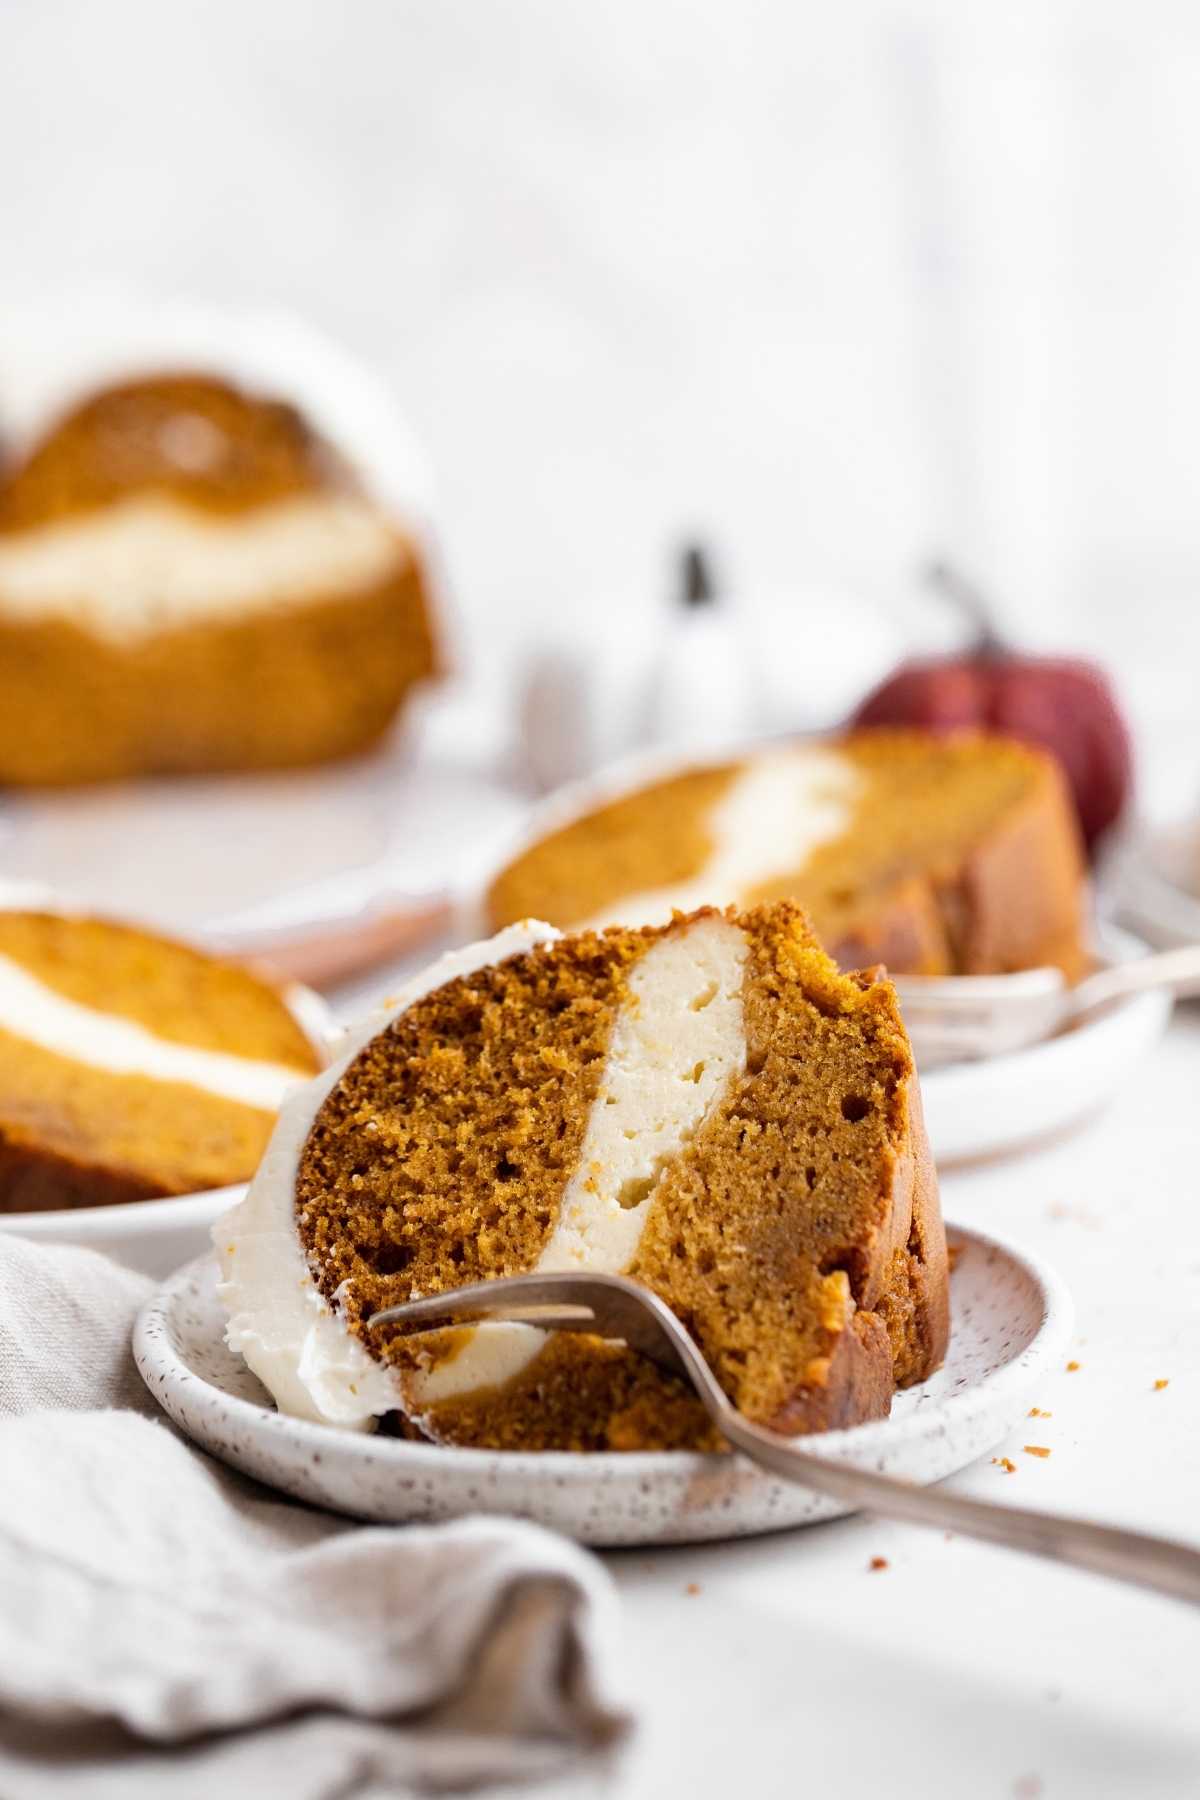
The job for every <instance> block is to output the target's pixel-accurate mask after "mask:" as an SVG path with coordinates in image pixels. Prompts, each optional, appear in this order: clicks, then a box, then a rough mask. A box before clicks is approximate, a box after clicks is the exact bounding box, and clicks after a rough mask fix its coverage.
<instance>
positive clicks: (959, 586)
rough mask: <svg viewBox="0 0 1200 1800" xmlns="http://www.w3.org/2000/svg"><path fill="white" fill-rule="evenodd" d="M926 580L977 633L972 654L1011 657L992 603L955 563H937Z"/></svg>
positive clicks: (929, 569)
mask: <svg viewBox="0 0 1200 1800" xmlns="http://www.w3.org/2000/svg"><path fill="white" fill-rule="evenodd" d="M925 580H926V582H927V583H928V585H929V586H930V587H931V588H932V589H933V591H934V593H935V594H937V595H939V596H940V598H941V599H943V600H948V601H949V602H950V604H951V606H952V607H953V608H954V610H955V611H956V612H957V613H959V614H960V615H961V617H962V618H964V619H965V620H966V621H967V623H968V625H970V626H971V627H972V628H973V630H974V632H975V642H974V643H973V644H972V646H971V654H972V655H973V656H978V657H995V656H1004V655H1006V654H1007V651H1008V646H1007V644H1006V643H1005V642H1004V639H1003V638H1002V637H1001V636H1000V633H999V632H998V631H997V629H996V625H995V620H994V618H993V615H992V609H991V605H990V603H989V602H988V601H987V599H985V597H984V595H983V592H982V590H981V589H980V588H978V587H976V585H975V583H974V582H973V581H972V580H970V578H969V577H968V576H966V575H964V574H963V573H962V571H961V569H956V568H955V566H954V564H953V563H948V562H943V561H941V560H935V561H934V562H931V563H930V564H929V566H928V568H927V569H926V571H925Z"/></svg>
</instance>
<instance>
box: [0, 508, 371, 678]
mask: <svg viewBox="0 0 1200 1800" xmlns="http://www.w3.org/2000/svg"><path fill="white" fill-rule="evenodd" d="M406 556H407V552H406V550H405V548H404V544H403V541H402V539H401V538H399V537H398V536H397V534H396V533H395V531H394V530H393V529H392V528H391V526H390V525H389V524H388V522H387V520H386V519H385V518H384V517H383V515H382V514H381V513H380V512H379V511H378V510H377V508H375V507H373V506H371V505H370V504H369V503H368V502H367V501H365V500H362V499H360V498H358V497H357V496H355V495H352V494H336V493H330V494H321V493H317V494H301V495H297V496H296V497H295V498H293V499H289V500H282V501H276V502H273V503H271V504H270V505H266V506H260V507H255V508H254V509H253V510H251V511H248V512H243V513H235V514H212V515H210V514H207V513H204V512H201V511H200V510H199V509H198V508H195V507H189V506H185V505H182V504H181V503H180V502H179V501H176V500H173V499H171V498H170V497H169V496H166V495H161V494H144V495H134V496H132V497H130V498H129V499H126V500H120V501H117V502H115V503H114V504H113V505H112V506H108V507H105V508H103V509H102V510H101V511H98V512H91V513H85V514H82V515H81V516H79V517H78V518H67V519H64V520H62V521H60V522H53V523H50V524H46V525H39V526H37V527H34V528H32V529H30V530H27V531H22V532H13V533H10V534H6V535H0V616H2V617H4V618H6V619H9V620H13V621H16V622H18V623H22V624H37V623H39V622H41V621H43V620H47V619H58V620H65V621H67V622H68V623H70V624H73V625H77V626H79V627H81V628H82V629H83V630H85V631H89V632H91V633H92V634H93V635H95V636H98V637H101V638H104V639H106V640H109V641H111V642H113V643H117V644H136V643H138V642H139V641H141V640H143V639H145V638H147V637H150V636H152V635H154V634H155V633H157V632H160V631H169V630H172V629H176V628H178V627H181V626H186V625H197V624H206V623H219V622H220V621H222V620H226V619H234V618H238V619H240V618H244V617H247V616H249V615H254V614H258V613H265V612H271V611H274V610H276V609H282V608H287V607H292V606H296V605H301V604H303V603H304V602H306V601H310V600H315V599H318V598H319V597H320V596H321V595H323V594H328V593H330V592H335V593H336V592H337V591H338V590H339V589H350V590H358V589H365V588H369V587H371V586H373V585H374V584H375V583H377V582H380V581H382V580H384V579H385V578H386V577H387V576H389V575H391V574H392V573H393V572H394V571H395V570H396V569H397V568H398V567H400V566H401V565H402V564H403V563H404V561H405V559H406Z"/></svg>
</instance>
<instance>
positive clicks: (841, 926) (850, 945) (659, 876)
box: [486, 731, 1086, 977]
mask: <svg viewBox="0 0 1200 1800" xmlns="http://www.w3.org/2000/svg"><path fill="white" fill-rule="evenodd" d="M816 747H817V748H820V749H823V750H826V751H828V752H832V753H833V754H835V755H836V756H838V757H839V758H841V759H842V760H843V761H844V762H845V764H847V765H848V766H849V767H850V768H851V769H853V770H854V771H855V772H856V774H857V776H858V777H859V783H858V792H857V794H856V796H855V798H854V800H853V801H852V803H851V804H852V814H851V820H850V823H849V825H848V827H847V828H846V829H845V830H844V831H843V832H841V833H839V834H837V835H835V837H834V838H832V839H831V840H829V841H828V842H826V843H822V844H819V845H818V846H817V847H816V848H815V849H814V850H813V851H812V852H811V853H810V856H809V858H808V859H807V861H806V862H805V864H804V867H803V868H802V869H799V870H795V871H792V872H790V873H789V872H785V873H781V874H780V875H778V876H777V877H773V878H772V879H771V880H769V881H764V882H763V883H762V884H761V885H760V886H759V887H758V888H756V889H754V890H753V891H751V892H750V893H748V894H746V895H744V896H742V903H743V904H750V903H753V902H754V901H755V900H775V899H783V898H793V899H795V900H797V901H798V902H799V903H800V904H801V905H802V906H803V907H804V908H805V910H806V911H807V912H808V914H809V916H810V918H811V919H812V922H813V925H814V927H815V929H816V931H817V934H818V936H819V937H820V939H821V941H822V942H823V943H824V944H825V945H826V946H827V947H828V948H829V950H830V951H831V952H832V954H834V955H835V956H836V958H837V960H838V962H839V963H840V964H841V965H842V967H843V968H850V969H852V968H861V967H864V966H866V965H868V964H871V963H877V962H880V963H884V964H886V966H887V967H888V968H889V969H890V970H891V971H892V972H893V973H895V974H953V973H962V974H968V973H970V974H975V973H990V972H995V973H999V972H1003V971H1006V970H1010V969H1016V968H1027V967H1031V966H1035V965H1037V964H1039V963H1050V964H1054V965H1056V966H1058V967H1061V968H1062V969H1063V970H1064V972H1065V973H1066V974H1067V975H1068V976H1069V977H1074V976H1076V975H1078V974H1079V973H1081V972H1082V969H1083V966H1084V962H1085V949H1084V945H1085V938H1086V921H1085V917H1084V861H1083V853H1082V846H1081V843H1080V839H1079V830H1078V825H1077V823H1076V820H1075V815H1074V811H1073V808H1072V806H1071V804H1070V801H1069V797H1068V795H1067V792H1066V786H1065V783H1064V780H1063V778H1062V775H1061V773H1060V771H1059V769H1058V766H1057V764H1055V763H1054V762H1053V761H1052V759H1051V758H1049V757H1048V756H1046V755H1044V754H1043V753H1042V752H1040V751H1037V750H1034V749H1031V748H1029V747H1028V746H1026V745H1024V744H1017V743H1015V742H1013V741H1011V740H1008V739H1003V738H997V737H988V736H983V735H979V734H961V735H958V736H951V737H946V738H942V737H933V736H930V735H928V734H924V733H920V732H911V731H870V732H859V733H854V734H851V735H849V736H847V737H844V738H840V739H839V738H832V739H823V740H820V741H819V742H818V744H817V746H816ZM737 772H738V766H737V765H735V764H722V765H720V766H718V767H714V768H710V769H705V770H688V771H684V772H683V773H682V774H678V775H675V776H673V777H669V778H666V779H664V780H663V781H660V782H657V783H651V784H649V785H648V786H645V787H642V788H639V789H636V790H634V791H632V792H630V793H627V794H624V795H621V796H619V797H617V798H615V799H612V800H610V801H608V802H607V803H606V804H604V805H602V806H600V807H598V808H597V809H596V810H595V811H593V812H590V813H586V814H584V815H582V816H581V817H579V818H577V819H575V820H572V821H569V822H568V823H566V824H565V825H563V826H561V827H560V828H558V829H556V830H553V831H550V832H548V833H547V834H546V835H545V836H543V837H542V838H541V839H539V840H538V841H536V842H535V843H533V844H531V845H529V846H528V847H527V848H526V849H525V850H524V851H523V852H522V853H521V854H520V855H519V856H517V857H516V858H515V859H514V860H513V861H512V862H510V863H509V864H508V865H507V867H506V868H504V869H502V870H501V871H500V872H499V874H498V875H497V876H496V877H495V879H494V881H493V882H492V884H491V887H490V889H489V891H488V894H487V899H486V913H487V918H488V922H489V926H490V928H492V929H498V928H499V927H500V926H502V925H505V924H508V923H510V922H511V921H512V920H514V919H516V918H519V917H522V916H525V915H527V914H528V915H532V916H535V917H538V918H546V919H548V920H549V921H550V923H551V924H553V925H559V926H561V927H564V928H570V927H571V926H572V925H577V924H578V923H579V922H580V920H581V919H584V918H589V917H593V916H595V915H597V914H607V915H610V916H611V915H612V914H613V913H615V912H619V907H620V901H621V898H622V896H624V895H629V894H633V893H645V892H647V891H652V890H654V889H656V888H660V887H668V886H670V885H671V884H673V883H675V882H678V881H686V880H690V879H693V878H694V877H696V876H697V875H698V874H699V872H700V870H701V868H702V867H703V864H704V862H705V860H706V857H707V855H708V853H709V852H710V850H711V848H712V844H711V838H710V836H709V832H708V828H707V820H708V817H709V815H710V813H711V810H712V807H713V806H714V805H715V803H716V802H717V801H718V800H719V799H720V798H721V797H722V796H723V795H724V794H725V793H726V792H728V790H729V788H730V786H731V785H732V783H733V782H734V781H735V779H736V776H737ZM723 898H724V896H719V895H714V896H713V899H714V900H720V899H723Z"/></svg>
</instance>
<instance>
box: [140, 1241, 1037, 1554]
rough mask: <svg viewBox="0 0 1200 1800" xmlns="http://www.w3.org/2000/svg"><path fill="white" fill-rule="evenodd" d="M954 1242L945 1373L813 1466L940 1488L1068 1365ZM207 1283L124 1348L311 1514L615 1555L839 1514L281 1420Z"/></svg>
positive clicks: (171, 1291)
mask: <svg viewBox="0 0 1200 1800" xmlns="http://www.w3.org/2000/svg"><path fill="white" fill-rule="evenodd" d="M949 1236H950V1240H951V1242H952V1243H953V1244H955V1245H957V1246H958V1247H959V1250H960V1255H959V1258H958V1262H957V1266H956V1268H955V1271H954V1275H953V1277H952V1279H951V1284H950V1293H951V1313H952V1331H951V1342H950V1352H949V1355H948V1357H947V1359H946V1365H945V1367H944V1368H943V1369H941V1370H939V1371H938V1373H937V1374H936V1375H935V1376H933V1377H932V1378H931V1379H930V1380H929V1381H927V1382H925V1383H924V1384H923V1385H922V1386H921V1387H919V1388H912V1389H910V1390H909V1391H908V1392H907V1393H904V1394H899V1395H897V1397H896V1401H895V1404H894V1406H893V1409H892V1416H891V1418H890V1419H886V1420H882V1421H880V1422H878V1423H876V1424H871V1425H859V1426H856V1427H855V1428H854V1429H852V1430H850V1431H838V1432H827V1433H825V1434H824V1436H822V1437H821V1438H820V1439H817V1440H813V1442H814V1444H816V1445H817V1447H819V1449H820V1452H821V1454H822V1455H823V1456H829V1457H831V1458H833V1459H835V1460H837V1461H843V1462H848V1463H852V1464H855V1465H857V1466H859V1467H863V1468H872V1469H880V1470H883V1471H885V1472H886V1473H889V1474H893V1475H898V1476H903V1477H904V1478H906V1479H907V1480H910V1481H916V1482H922V1483H924V1482H931V1481H939V1480H941V1479H942V1477H943V1476H946V1475H950V1474H952V1473H953V1472H954V1471H955V1470H956V1469H961V1468H963V1467H965V1466H966V1464H967V1463H969V1462H973V1461H974V1459H975V1458H976V1457H977V1456H980V1455H982V1454H983V1453H984V1452H985V1451H986V1450H988V1449H990V1448H991V1447H992V1446H993V1445H994V1444H996V1443H998V1442H999V1441H1000V1439H1001V1438H1002V1437H1003V1436H1004V1435H1005V1433H1006V1432H1007V1431H1008V1430H1009V1429H1010V1428H1011V1427H1012V1426H1013V1425H1014V1424H1015V1423H1016V1422H1017V1420H1018V1419H1020V1418H1021V1417H1022V1416H1023V1414H1024V1412H1025V1410H1026V1403H1027V1401H1028V1398H1029V1394H1030V1391H1031V1389H1032V1388H1033V1386H1034V1385H1035V1384H1036V1382H1037V1380H1038V1379H1039V1377H1040V1376H1041V1375H1042V1374H1043V1372H1044V1371H1045V1370H1046V1369H1048V1368H1053V1367H1054V1365H1055V1364H1056V1363H1058V1362H1059V1361H1061V1359H1062V1358H1063V1355H1064V1353H1065V1350H1066V1346H1067V1342H1068V1339H1069V1336H1070V1331H1071V1324H1072V1307H1071V1303H1070V1299H1069V1297H1068V1295H1067V1293H1066V1291H1065V1289H1064V1288H1063V1286H1062V1284H1061V1282H1060V1281H1059V1280H1058V1278H1057V1276H1055V1275H1054V1274H1053V1273H1052V1272H1051V1271H1050V1270H1049V1269H1048V1268H1046V1266H1045V1265H1044V1264H1043V1263H1040V1262H1038V1261H1036V1260H1035V1259H1034V1258H1033V1257H1031V1256H1028V1255H1027V1254H1025V1253H1024V1252H1022V1251H1018V1250H1016V1249H1014V1248H1013V1247H1012V1246H1011V1245H1009V1244H1005V1243H1003V1242H1001V1241H1000V1240H998V1239H995V1238H990V1237H984V1236H983V1235H982V1234H981V1233H979V1232H975V1231H967V1230H965V1229H963V1228H957V1229H952V1230H950V1232H949ZM216 1279H217V1271H216V1262H215V1259H214V1258H213V1257H212V1256H208V1257H206V1258H204V1259H202V1260H201V1261H199V1262H195V1263H192V1264H191V1265H190V1266H189V1267H188V1268H186V1269H181V1270H180V1271H179V1272H178V1274H176V1275H175V1276H173V1277H172V1279H171V1280H170V1281H169V1282H168V1283H167V1285H166V1286H165V1287H164V1288H163V1289H162V1291H161V1292H160V1293H158V1294H156V1295H155V1296H154V1298H153V1299H152V1300H150V1301H148V1302H147V1304H146V1305H145V1306H144V1307H143V1309H142V1311H141V1313H140V1315H139V1317H138V1321H137V1325H136V1328H135V1331H134V1340H133V1349H134V1355H135V1357H136V1359H137V1365H138V1368H139V1369H140V1371H141V1374H142V1378H143V1380H144V1381H145V1382H146V1385H147V1387H148V1388H149V1389H150V1391H151V1393H152V1394H153V1395H154V1397H155V1399H156V1400H157V1401H158V1402H159V1404H160V1405H161V1406H162V1407H163V1408H164V1410H165V1411H166V1412H167V1413H169V1414H170V1416H171V1418H172V1419H174V1421H175V1423H176V1424H177V1425H178V1426H179V1427H180V1428H181V1430H183V1431H185V1432H186V1433H187V1434H188V1436H189V1437H191V1438H193V1439H194V1440H195V1441H196V1442H197V1443H198V1444H200V1445H202V1446H203V1447H204V1448H205V1449H206V1450H209V1451H211V1452H212V1454H213V1455H214V1456H217V1457H219V1458H220V1459H221V1460H222V1461H223V1462H227V1463H230V1464H232V1465H233V1467H234V1468H237V1469H241V1470H242V1471H243V1472H244V1473H245V1474H247V1475H252V1476H255V1477H256V1478H257V1479H258V1480H260V1481H264V1482H266V1483H267V1484H268V1485H269V1486H272V1487H276V1488H280V1489H282V1490H283V1492H285V1493H288V1494H292V1495H294V1496H295V1497H296V1498H297V1499H300V1500H305V1501H308V1502H310V1503H311V1504H313V1505H316V1506H323V1507H328V1508H330V1509H332V1510H333V1511H335V1512H343V1513H349V1514H351V1515H353V1516H355V1517H357V1518H364V1519H379V1520H384V1521H392V1522H396V1523H401V1522H404V1521H407V1520H411V1519H448V1518H455V1517H457V1516H458V1515H460V1514H463V1513H471V1512H492V1513H510V1514H513V1515H515V1516H518V1517H521V1518H528V1519H534V1520H537V1521H538V1522H539V1523H541V1524H543V1525H549V1526H551V1527H553V1528H554V1529H557V1530H559V1531H563V1532H566V1533H567V1534H568V1535H569V1536H571V1537H575V1538H578V1539H580V1540H581V1541H582V1542H583V1543H588V1544H609V1545H616V1544H671V1543H696V1542H701V1541H703V1540H706V1539H713V1538H734V1537H750V1536H754V1535H756V1534H758V1533H760V1532H764V1531H778V1530H782V1529H783V1528H785V1527H788V1526H795V1525H806V1524H809V1523H811V1522H813V1521H815V1520H818V1519H829V1518H835V1517H837V1516H838V1515H839V1514H841V1513H843V1512H844V1511H845V1510H846V1509H845V1508H844V1507H841V1506H839V1505H838V1504H837V1502H835V1501H830V1500H825V1499H822V1498H821V1497H820V1496H819V1495H816V1494H812V1493H810V1492H809V1491H808V1490H807V1489H805V1488H800V1487H793V1486H791V1485H790V1484H789V1483H786V1482H781V1481H778V1480H776V1479H775V1478H774V1477H773V1476H770V1475H766V1474H763V1473H762V1472H761V1471H760V1470H758V1469H756V1468H753V1467H752V1466H751V1465H749V1464H748V1463H745V1462H743V1461H742V1460H741V1459H740V1458H736V1457H727V1456H700V1455H693V1454H690V1453H683V1452H670V1453H667V1452H658V1453H653V1454H652V1453H637V1454H617V1453H610V1452H606V1453H603V1454H596V1455H592V1456H582V1455H578V1454H568V1453H558V1452H555V1453H544V1454H541V1455H529V1454H525V1453H519V1452H513V1451H504V1452H501V1451H490V1450H452V1449H444V1448H437V1447H435V1446H433V1445H427V1444H410V1443H406V1442H404V1441H403V1440H402V1439H398V1438H387V1437H376V1436H369V1435H362V1434H359V1433H357V1432H352V1431H344V1430H340V1429H338V1428H336V1427H333V1426H328V1425H314V1424H309V1423H307V1422H306V1421H304V1420H300V1419H290V1418H286V1417H284V1416H283V1415H281V1414H280V1413H277V1412H276V1411H275V1410H274V1409H273V1407H272V1405H271V1403H270V1401H269V1400H268V1398H267V1396H266V1394H265V1392H264V1390H263V1389H262V1388H261V1387H260V1386H259V1383H258V1381H257V1380H256V1379H255V1377H254V1376H253V1375H252V1374H251V1373H250V1371H249V1370H248V1369H247V1368H246V1366H245V1364H244V1363H243V1362H242V1361H241V1359H240V1357H237V1356H234V1355H233V1353H232V1352H231V1351H230V1350H228V1349H227V1348H226V1346H225V1343H224V1340H223V1337H222V1332H223V1329H224V1315H223V1313H222V1311H221V1307H220V1304H219V1302H218V1300H217V1295H216Z"/></svg>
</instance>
